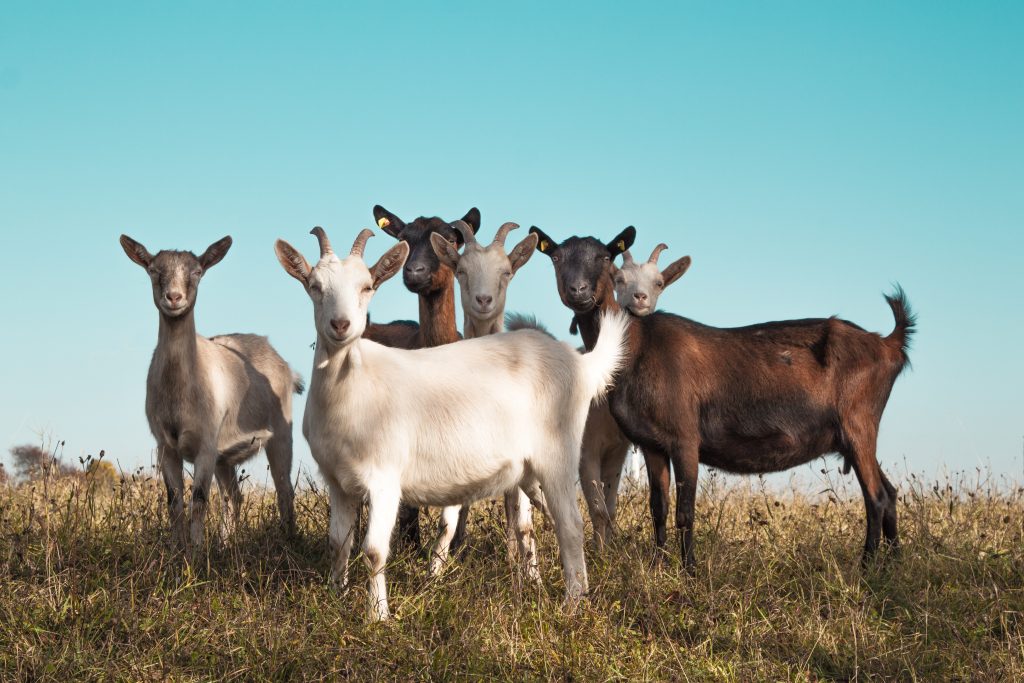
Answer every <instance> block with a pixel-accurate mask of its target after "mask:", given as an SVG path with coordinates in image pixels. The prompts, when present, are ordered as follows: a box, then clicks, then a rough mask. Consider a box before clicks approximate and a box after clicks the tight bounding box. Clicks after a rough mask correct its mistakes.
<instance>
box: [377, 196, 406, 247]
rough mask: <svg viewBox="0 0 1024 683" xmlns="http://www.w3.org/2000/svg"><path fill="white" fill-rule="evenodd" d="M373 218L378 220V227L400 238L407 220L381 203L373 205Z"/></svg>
mask: <svg viewBox="0 0 1024 683" xmlns="http://www.w3.org/2000/svg"><path fill="white" fill-rule="evenodd" d="M373 220H375V221H377V227H378V228H380V229H381V230H383V231H384V232H386V233H387V234H389V235H391V236H392V237H394V238H395V239H396V240H397V239H400V238H399V236H398V235H399V233H401V232H402V228H404V227H405V221H403V220H402V219H401V218H399V217H398V216H396V215H395V214H393V213H391V212H390V211H388V210H387V209H385V208H384V207H383V206H381V205H380V204H377V205H376V206H374V207H373Z"/></svg>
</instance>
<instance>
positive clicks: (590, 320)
mask: <svg viewBox="0 0 1024 683" xmlns="http://www.w3.org/2000/svg"><path fill="white" fill-rule="evenodd" d="M594 298H595V303H594V307H593V308H592V309H590V310H589V311H587V312H586V313H577V314H576V315H574V316H573V322H574V323H576V326H577V327H578V328H579V331H580V336H581V337H583V346H584V347H585V348H586V349H587V351H593V349H594V345H595V344H596V343H597V335H598V333H599V332H600V330H601V314H602V313H604V312H605V311H613V312H616V313H617V312H619V311H621V310H622V308H621V307H620V306H619V304H618V302H616V301H615V283H614V282H613V281H612V276H611V275H610V274H606V275H605V276H604V277H602V278H601V280H600V290H599V291H598V293H597V296H595V297H594Z"/></svg>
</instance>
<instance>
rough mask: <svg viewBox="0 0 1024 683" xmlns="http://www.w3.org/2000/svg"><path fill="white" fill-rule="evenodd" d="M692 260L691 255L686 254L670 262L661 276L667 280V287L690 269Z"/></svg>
mask: <svg viewBox="0 0 1024 683" xmlns="http://www.w3.org/2000/svg"><path fill="white" fill-rule="evenodd" d="M690 262H691V259H690V257H689V256H684V257H683V258H681V259H679V260H678V261H673V262H672V263H670V264H668V266H667V267H666V268H665V270H663V271H661V277H662V278H663V279H664V280H665V287H668V286H669V285H670V284H672V283H673V282H675V281H676V280H678V279H679V278H681V277H682V276H683V273H685V272H686V271H687V270H689V269H690Z"/></svg>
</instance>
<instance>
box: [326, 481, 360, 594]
mask: <svg viewBox="0 0 1024 683" xmlns="http://www.w3.org/2000/svg"><path fill="white" fill-rule="evenodd" d="M327 492H328V495H329V496H330V501H331V521H330V526H329V528H328V530H327V535H328V538H329V539H330V543H331V551H332V554H333V556H332V558H331V583H332V584H334V586H335V587H336V588H345V587H346V586H348V558H349V556H350V555H351V554H352V541H353V539H354V538H355V531H356V519H357V517H358V514H359V506H360V503H362V498H361V497H360V496H352V495H349V494H347V493H345V491H344V490H342V488H341V487H340V486H338V485H337V483H335V482H334V481H331V480H328V481H327Z"/></svg>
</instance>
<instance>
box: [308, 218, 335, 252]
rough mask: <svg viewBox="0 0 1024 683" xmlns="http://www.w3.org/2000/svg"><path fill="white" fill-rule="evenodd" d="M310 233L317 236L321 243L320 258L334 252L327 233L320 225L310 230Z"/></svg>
mask: <svg viewBox="0 0 1024 683" xmlns="http://www.w3.org/2000/svg"><path fill="white" fill-rule="evenodd" d="M309 234H310V235H315V236H316V241H317V242H319V243H320V258H323V257H324V256H327V255H328V254H333V253H334V250H333V249H331V241H330V240H329V239H327V233H326V232H324V229H323V228H321V227H320V226H319V225H318V226H316V227H315V228H313V229H312V230H310V231H309Z"/></svg>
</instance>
